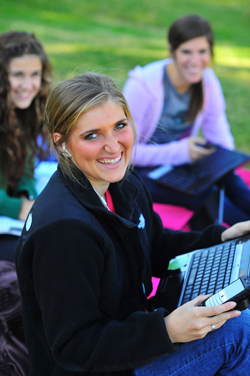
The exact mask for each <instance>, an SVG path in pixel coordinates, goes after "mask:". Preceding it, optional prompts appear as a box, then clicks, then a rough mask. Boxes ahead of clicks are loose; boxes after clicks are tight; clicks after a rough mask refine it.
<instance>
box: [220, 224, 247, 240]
mask: <svg viewBox="0 0 250 376" xmlns="http://www.w3.org/2000/svg"><path fill="white" fill-rule="evenodd" d="M246 234H250V221H244V222H238V223H235V225H233V226H231V227H229V228H228V229H226V230H225V231H224V232H223V233H222V234H221V240H222V241H223V242H226V241H228V240H230V239H235V238H238V237H240V236H243V235H246Z"/></svg>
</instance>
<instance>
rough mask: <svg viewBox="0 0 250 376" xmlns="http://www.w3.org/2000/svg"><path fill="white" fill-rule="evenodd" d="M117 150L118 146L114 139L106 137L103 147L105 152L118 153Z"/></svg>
mask: <svg viewBox="0 0 250 376" xmlns="http://www.w3.org/2000/svg"><path fill="white" fill-rule="evenodd" d="M119 148H120V146H119V143H118V141H117V139H116V137H114V136H113V135H112V136H108V137H106V138H105V145H104V149H105V151H107V152H109V153H116V152H117V151H119Z"/></svg>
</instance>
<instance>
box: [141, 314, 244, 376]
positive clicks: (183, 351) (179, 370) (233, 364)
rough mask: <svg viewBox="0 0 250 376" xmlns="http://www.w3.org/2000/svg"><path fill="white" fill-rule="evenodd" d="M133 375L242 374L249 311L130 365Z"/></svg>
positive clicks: (194, 375)
mask: <svg viewBox="0 0 250 376" xmlns="http://www.w3.org/2000/svg"><path fill="white" fill-rule="evenodd" d="M134 374H135V375H136V376H201V375H204V376H212V375H218V376H219V375H225V376H243V375H249V374H250V311H249V310H248V309H246V310H244V311H242V313H241V315H240V316H239V317H236V318H233V319H230V320H228V321H227V322H226V323H225V324H224V325H223V326H222V327H221V328H219V329H217V330H215V331H213V332H209V333H208V334H207V335H206V336H205V337H204V338H203V339H199V340H196V341H192V342H188V343H184V344H182V345H180V347H179V349H178V350H177V351H176V352H174V353H170V354H165V355H161V356H160V357H158V358H156V359H155V360H153V361H152V362H150V363H148V364H146V365H144V366H142V367H139V368H136V369H134Z"/></svg>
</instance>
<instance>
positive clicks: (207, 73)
mask: <svg viewBox="0 0 250 376" xmlns="http://www.w3.org/2000/svg"><path fill="white" fill-rule="evenodd" d="M171 62H172V59H164V60H160V61H156V62H153V63H150V64H148V65H146V66H144V67H141V66H136V67H135V68H134V69H133V70H131V71H130V72H129V79H128V80H127V82H126V83H125V85H124V88H123V94H124V96H125V98H126V100H127V102H128V105H129V108H130V111H131V114H132V116H133V119H134V122H135V126H136V129H137V134H138V138H137V142H136V145H135V147H134V152H133V153H134V155H133V156H132V161H134V162H135V165H136V166H139V167H146V166H157V165H161V164H172V165H181V164H184V163H190V162H191V159H190V155H189V150H188V138H183V139H181V140H179V141H172V142H169V143H167V144H161V145H154V144H147V141H148V140H149V139H150V138H151V136H152V135H153V133H154V131H155V129H156V127H157V123H158V120H159V118H160V116H161V112H162V109H163V102H164V85H163V73H164V67H165V66H166V65H167V64H170V63H171ZM203 86H204V106H203V109H202V111H201V112H200V113H199V114H198V116H197V118H196V119H195V122H194V124H193V127H192V131H191V136H196V135H197V134H198V132H199V130H200V129H201V131H202V134H203V136H204V138H205V139H207V140H209V141H211V142H214V143H217V144H219V145H220V146H222V147H225V148H227V149H233V148H234V140H233V136H232V134H231V132H230V127H229V124H228V121H227V117H226V113H225V109H226V105H225V99H224V95H223V92H222V88H221V84H220V82H219V80H218V78H217V77H216V75H215V73H214V71H213V70H212V69H211V68H206V69H205V70H204V73H203Z"/></svg>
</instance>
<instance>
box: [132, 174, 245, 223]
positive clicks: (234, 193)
mask: <svg viewBox="0 0 250 376" xmlns="http://www.w3.org/2000/svg"><path fill="white" fill-rule="evenodd" d="M148 170H149V169H148V168H143V167H135V171H136V172H137V173H138V175H139V176H140V177H141V179H142V180H143V181H144V183H145V185H146V186H147V188H148V190H149V192H150V194H151V196H152V199H153V201H154V202H158V203H162V204H170V205H177V206H183V207H185V208H187V209H190V210H193V211H196V210H198V209H200V208H201V207H202V205H203V204H204V203H205V201H206V200H207V199H208V198H209V197H210V196H211V195H212V194H213V193H214V192H215V191H216V190H217V189H218V187H217V186H216V185H215V186H213V187H212V188H211V189H208V190H207V191H205V192H204V193H202V194H200V195H198V196H195V197H192V196H188V195H186V194H183V193H180V192H177V191H174V190H173V189H168V188H166V187H164V186H161V185H159V184H157V183H155V182H153V181H152V180H149V179H147V178H145V175H146V173H147V171H148ZM220 183H221V184H222V185H223V186H224V189H225V201H224V217H223V221H224V222H226V223H227V224H228V225H229V226H232V225H233V224H234V223H237V222H241V221H246V220H249V219H250V189H249V188H248V186H247V185H246V184H245V183H244V181H243V180H242V179H241V177H240V176H238V175H237V174H235V173H234V172H232V173H229V174H228V175H227V176H226V177H224V178H223V179H222V181H221V182H220ZM218 202H219V201H218Z"/></svg>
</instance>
